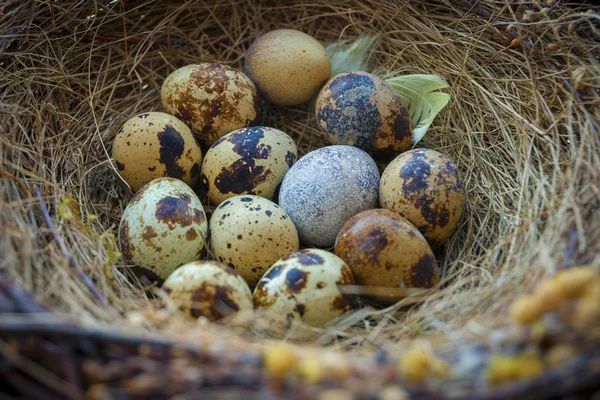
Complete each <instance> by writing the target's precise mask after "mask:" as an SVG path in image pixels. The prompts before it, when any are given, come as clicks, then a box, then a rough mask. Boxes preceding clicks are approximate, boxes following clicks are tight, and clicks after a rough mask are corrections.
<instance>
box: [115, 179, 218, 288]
mask: <svg viewBox="0 0 600 400" xmlns="http://www.w3.org/2000/svg"><path fill="white" fill-rule="evenodd" d="M207 234H208V223H207V221H206V215H205V213H204V208H203V207H202V203H201V202H200V199H198V196H196V194H195V193H194V191H193V190H192V189H191V188H190V187H189V186H188V185H186V184H185V183H184V182H182V181H180V180H178V179H174V178H158V179H155V180H153V181H151V182H149V183H148V184H146V185H144V186H143V187H142V188H141V189H140V190H139V191H137V192H136V194H135V195H134V196H133V197H132V198H131V200H130V201H129V203H128V204H127V207H126V208H125V211H124V212H123V215H122V217H121V223H120V226H119V242H120V245H121V252H122V253H123V256H124V258H125V260H126V262H127V263H128V264H133V265H137V268H136V269H135V270H136V271H137V272H139V273H140V274H141V275H144V276H146V277H148V278H149V279H151V280H156V281H158V282H160V283H162V281H163V280H164V279H166V278H167V276H169V274H171V272H173V270H175V268H177V267H179V266H180V265H183V264H186V263H188V262H190V261H195V260H198V259H200V258H201V257H202V255H203V254H204V253H205V251H206V248H205V238H206V237H207Z"/></svg>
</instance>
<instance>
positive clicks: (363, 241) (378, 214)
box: [335, 209, 438, 288]
mask: <svg viewBox="0 0 600 400" xmlns="http://www.w3.org/2000/svg"><path fill="white" fill-rule="evenodd" d="M335 254H336V255H338V256H339V257H340V258H341V259H342V260H344V261H345V262H346V263H347V264H348V266H349V267H350V269H351V270H352V272H353V274H354V277H355V279H356V282H357V283H358V284H359V285H366V286H380V287H410V288H413V287H422V288H428V287H431V286H433V285H434V284H436V283H437V281H438V271H437V263H436V260H435V257H434V255H433V252H432V250H431V248H430V247H429V244H428V243H427V241H426V240H425V238H424V237H423V235H421V233H419V231H418V230H417V229H416V228H415V227H414V226H413V225H412V224H410V223H409V222H408V221H407V220H406V219H405V218H403V217H401V216H399V215H398V214H396V213H394V212H392V211H389V210H385V209H373V210H367V211H363V212H361V213H359V214H356V215H355V216H354V217H352V218H350V219H349V220H348V221H347V222H346V223H345V224H344V226H343V227H342V229H341V230H340V233H339V234H338V237H337V240H336V245H335Z"/></svg>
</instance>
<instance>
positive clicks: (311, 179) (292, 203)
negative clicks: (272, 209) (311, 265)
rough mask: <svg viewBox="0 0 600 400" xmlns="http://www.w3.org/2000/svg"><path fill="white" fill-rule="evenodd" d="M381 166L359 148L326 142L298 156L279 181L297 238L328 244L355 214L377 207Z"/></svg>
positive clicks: (306, 242) (281, 195)
mask: <svg viewBox="0 0 600 400" xmlns="http://www.w3.org/2000/svg"><path fill="white" fill-rule="evenodd" d="M378 187H379V170H378V169H377V165H376V164H375V161H373V159H372V158H371V157H370V156H369V155H368V154H367V153H366V152H364V151H363V150H361V149H358V148H356V147H351V146H344V145H339V146H327V147H322V148H320V149H317V150H314V151H312V152H310V153H308V154H306V155H305V156H304V157H302V158H300V160H298V161H297V162H296V164H294V166H293V167H292V168H290V170H289V171H288V173H287V175H286V176H285V178H284V179H283V182H282V184H281V190H280V192H279V205H280V206H281V207H282V208H283V209H284V210H285V211H286V212H287V213H288V214H289V216H290V217H291V218H292V220H293V221H294V223H295V224H296V228H297V229H298V234H299V235H300V241H301V242H302V243H304V244H306V245H310V246H316V247H331V246H333V245H334V243H335V238H336V236H337V234H338V232H339V231H340V229H341V228H342V225H344V223H345V222H346V221H347V220H348V218H350V217H352V216H353V215H355V214H357V213H359V212H361V211H364V210H368V209H370V208H375V207H376V206H377V197H378Z"/></svg>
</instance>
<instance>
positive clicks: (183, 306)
mask: <svg viewBox="0 0 600 400" xmlns="http://www.w3.org/2000/svg"><path fill="white" fill-rule="evenodd" d="M163 289H164V290H165V291H166V292H167V293H168V295H169V297H170V298H171V300H172V301H173V302H174V303H175V304H176V305H177V306H178V307H179V309H180V310H181V311H182V312H183V313H184V314H185V315H186V316H188V317H190V318H193V319H196V318H199V317H206V318H208V319H209V320H211V321H216V320H219V319H221V318H224V317H228V316H231V315H233V314H235V313H237V312H239V311H250V310H252V308H253V305H252V292H251V291H250V288H249V287H248V284H247V283H246V282H245V281H244V279H243V278H242V277H241V276H240V275H239V274H238V273H237V272H235V271H234V270H233V269H231V268H229V267H228V266H227V265H225V264H223V263H220V262H216V261H193V262H191V263H187V264H185V265H182V266H181V267H179V268H177V269H176V270H175V271H174V272H173V273H172V274H171V275H169V277H168V278H167V279H166V280H165V283H164V284H163Z"/></svg>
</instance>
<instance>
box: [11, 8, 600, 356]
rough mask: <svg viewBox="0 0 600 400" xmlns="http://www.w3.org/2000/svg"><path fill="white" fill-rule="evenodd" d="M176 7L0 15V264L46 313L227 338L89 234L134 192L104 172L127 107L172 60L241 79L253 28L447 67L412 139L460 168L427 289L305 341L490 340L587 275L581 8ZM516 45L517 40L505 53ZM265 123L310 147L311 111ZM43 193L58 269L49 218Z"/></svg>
mask: <svg viewBox="0 0 600 400" xmlns="http://www.w3.org/2000/svg"><path fill="white" fill-rule="evenodd" d="M166 3H170V4H169V5H166ZM174 3H175V2H163V1H139V2H137V4H136V5H134V3H133V2H131V3H128V5H127V6H126V7H125V6H124V5H123V2H120V1H109V0H104V1H99V0H95V1H89V2H63V1H54V2H46V1H41V0H38V1H30V2H22V1H20V0H18V1H17V0H15V1H8V0H7V1H6V2H4V3H3V5H2V6H0V7H1V8H2V9H1V10H0V129H1V135H0V152H1V154H2V164H1V169H0V174H1V177H0V191H1V193H2V196H1V197H0V230H1V231H0V232H1V233H0V271H1V273H2V274H4V275H5V276H8V277H10V278H11V279H13V280H14V281H16V282H17V283H18V284H19V285H20V286H21V287H23V288H24V289H26V290H27V291H29V292H30V293H32V294H34V295H35V296H36V298H37V299H38V300H39V301H40V302H41V303H43V304H44V305H46V306H48V307H50V308H51V309H52V310H54V311H56V312H58V313H62V314H64V315H65V316H66V317H68V318H70V319H73V320H76V321H78V322H80V323H83V324H86V325H90V326H91V325H106V324H108V325H110V326H112V327H114V328H115V329H117V328H119V329H124V330H127V331H131V332H140V330H149V331H159V332H161V333H162V334H165V335H170V336H172V337H177V338H180V339H182V340H185V339H188V338H190V339H193V340H196V338H197V336H196V335H199V334H203V335H204V336H206V337H209V338H210V337H217V336H219V337H221V335H223V332H222V329H220V328H219V327H214V328H212V327H211V328H207V327H204V326H199V327H197V328H194V327H192V326H190V325H188V324H187V323H186V322H184V321H182V320H179V319H177V318H175V319H174V320H169V321H168V323H165V320H164V316H162V315H161V313H160V312H158V311H156V312H155V310H156V308H157V302H156V300H154V299H153V296H152V295H151V291H145V290H144V288H143V287H142V286H141V284H140V283H139V282H137V281H135V280H132V279H128V278H127V273H126V266H123V265H122V264H120V263H118V264H117V265H109V269H108V271H109V273H107V269H106V268H105V265H106V262H107V249H106V248H105V247H104V246H103V242H102V237H104V236H106V235H111V234H113V233H114V232H115V229H116V227H117V226H118V223H119V219H120V216H121V213H122V211H123V209H124V207H125V205H126V202H127V200H128V199H129V197H130V196H131V193H130V192H129V191H128V189H127V188H126V187H125V186H124V185H123V184H122V183H121V181H120V180H119V178H118V176H117V173H116V171H115V170H114V168H113V167H112V165H111V162H110V150H111V143H112V140H113V138H114V136H115V134H116V131H117V130H118V128H119V127H120V125H121V124H122V123H124V122H125V121H126V120H127V119H128V118H129V117H130V116H132V115H134V114H136V113H140V112H143V111H149V110H159V109H160V96H159V91H160V85H161V83H162V81H163V80H164V78H165V77H166V76H167V75H168V74H169V73H170V72H171V71H173V70H174V69H175V68H177V67H180V66H183V65H185V64H189V63H196V62H199V61H217V62H222V63H226V64H228V65H232V66H234V67H237V68H240V67H241V64H242V62H243V56H244V52H245V49H247V47H248V46H249V45H250V43H251V42H252V41H253V40H254V39H255V38H256V37H257V36H258V35H259V34H260V33H264V32H266V31H268V30H271V29H275V28H282V27H289V28H296V29H301V30H303V31H305V32H307V33H309V34H311V35H314V36H315V37H316V38H318V39H319V40H320V41H321V42H322V43H324V44H327V43H329V42H332V41H335V40H338V39H341V38H347V39H353V38H356V37H357V36H358V35H360V34H376V33H380V32H383V33H384V34H383V36H382V43H381V46H380V47H379V49H378V50H377V52H376V53H375V55H374V59H373V61H374V66H375V72H376V73H377V74H380V75H381V76H392V75H401V74H409V73H435V74H439V75H441V76H444V77H445V78H446V79H447V80H448V81H449V83H450V84H451V87H452V89H451V95H452V101H451V103H450V104H449V106H448V107H447V108H446V109H445V110H444V111H443V112H442V114H440V115H439V116H438V118H437V119H436V121H435V123H434V125H433V126H432V129H431V130H430V132H429V133H428V135H427V137H426V139H425V140H424V142H422V144H423V145H425V146H428V147H432V148H434V149H437V150H439V151H441V152H443V153H445V154H447V155H449V156H450V157H452V158H453V159H454V160H456V162H457V164H458V166H459V168H460V170H461V172H462V175H463V177H464V180H465V182H466V187H467V190H468V209H467V213H466V217H465V218H464V219H463V222H462V224H461V226H460V230H459V232H458V234H457V235H455V237H454V238H453V239H452V240H451V241H450V243H449V244H448V245H447V246H446V248H444V249H443V251H442V252H440V253H439V259H440V261H441V264H442V266H443V270H444V282H443V283H442V285H441V286H442V287H443V288H441V289H440V290H437V291H435V292H434V293H433V294H432V295H431V296H430V297H428V298H427V300H426V301H425V302H424V303H423V304H422V305H421V306H420V307H413V308H406V307H404V306H405V305H406V304H409V303H410V299H409V300H407V301H405V302H401V303H398V304H396V305H395V306H393V307H390V308H387V309H382V310H377V309H375V308H373V307H371V306H372V305H370V306H369V307H367V308H364V309H362V310H359V311H355V312H354V313H353V314H351V315H349V316H345V317H344V318H341V319H340V320H339V321H337V323H336V324H335V325H334V326H333V327H329V328H327V329H322V330H311V332H312V334H311V335H310V337H309V339H310V342H311V343H312V344H314V345H317V346H320V345H330V346H334V348H335V349H340V350H346V351H353V350H354V351H370V350H372V349H373V348H375V347H377V346H381V345H391V344H394V343H398V344H399V345H404V344H405V343H406V342H407V341H411V340H413V339H414V338H415V337H416V336H421V337H425V338H429V339H430V340H431V341H432V342H436V343H444V342H446V341H458V342H461V341H464V340H483V341H487V340H492V339H489V338H490V336H489V333H490V332H491V331H493V330H495V329H498V328H500V327H508V326H509V324H510V322H509V321H508V318H507V317H506V311H507V307H508V305H509V304H510V302H511V301H512V300H513V299H514V297H515V296H516V295H518V294H520V293H523V292H526V291H528V290H530V289H531V288H532V287H534V286H535V285H536V282H537V281H538V280H539V279H540V278H541V277H543V276H546V275H550V274H552V273H554V272H555V271H556V270H558V269H560V268H564V267H567V266H571V265H576V264H592V265H595V266H600V255H599V250H600V243H599V240H598V238H600V217H599V214H598V213H599V211H598V210H599V205H600V188H599V186H598V183H599V182H600V143H599V142H600V140H599V136H598V129H599V126H598V125H599V124H598V121H599V114H600V111H599V105H600V103H599V93H600V92H599V91H600V80H599V74H598V71H599V67H600V66H599V62H598V58H597V56H596V55H597V54H598V46H599V45H598V42H597V39H598V36H599V33H598V29H599V28H598V22H599V21H598V16H597V15H591V14H585V13H584V10H582V9H580V7H579V6H577V5H574V6H573V7H571V8H569V7H566V6H555V7H552V8H551V9H549V14H548V15H547V16H544V15H543V13H540V12H539V10H538V9H536V8H535V7H533V6H532V8H531V10H534V11H535V13H534V14H527V15H529V16H527V17H524V15H525V14H523V13H524V10H525V9H527V7H521V9H519V10H516V11H515V12H513V11H511V9H509V8H507V7H505V6H504V5H503V3H504V2H502V1H481V2H479V4H480V5H477V6H474V8H473V11H475V12H468V11H469V8H470V6H469V2H467V1H458V0H456V1H450V0H446V1H439V2H431V1H425V2H421V1H413V2H408V1H402V2H396V4H394V2H385V3H383V2H378V1H352V0H340V1H336V2H331V4H328V5H321V4H319V2H308V1H303V2H296V3H294V2H257V3H256V4H253V2H249V3H244V4H239V5H238V2H235V1H229V2H227V1H225V2H219V1H214V2H213V1H194V2H192V1H187V2H181V3H179V4H174ZM486 13H491V17H490V18H489V19H488V18H483V17H482V16H483V15H486ZM544 13H545V12H544ZM509 24H514V25H515V27H514V28H513V29H512V31H511V32H512V33H507V30H506V27H507V25H509ZM570 26H573V27H574V29H571V28H570ZM494 32H496V36H493V35H491V33H494ZM500 34H502V35H500ZM512 34H514V35H515V36H514V37H517V38H520V40H521V41H522V43H524V47H522V46H519V45H515V44H518V43H517V42H513V43H512V44H513V46H511V40H512V39H513V38H514V37H513V36H511V35H512ZM517 40H519V39H517ZM551 44H559V45H560V48H559V49H554V50H552V51H551V50H549V48H550V49H553V47H554V46H549V45H551ZM531 45H533V49H534V50H533V52H531V51H530V46H531ZM548 61H549V62H548ZM579 67H583V68H584V69H585V71H586V75H585V76H584V80H585V82H587V84H588V87H587V88H586V89H584V90H581V91H579V92H577V93H574V92H571V91H570V90H569V89H568V87H565V82H566V83H567V85H575V86H576V85H577V84H578V82H576V79H575V78H573V77H572V76H576V74H575V75H573V73H574V71H575V70H576V69H577V68H579ZM266 125H270V126H273V127H276V128H279V129H282V130H283V131H285V132H287V133H289V134H290V135H292V136H293V137H294V138H295V139H296V140H297V142H298V145H299V149H300V150H301V153H302V154H304V153H306V152H308V151H310V150H311V149H314V148H316V147H318V146H321V145H323V144H324V142H323V139H322V138H321V136H320V135H319V132H318V129H317V127H316V124H315V122H314V120H313V118H312V110H310V109H309V107H308V106H306V107H304V106H301V107H294V108H271V109H270V110H269V112H268V116H267V121H266ZM36 188H39V190H40V192H41V196H40V198H38V197H36ZM67 195H69V196H72V197H73V198H75V199H76V200H77V201H78V202H79V204H80V205H81V210H82V214H83V215H84V217H85V216H87V215H90V214H94V215H97V216H98V220H97V221H94V222H92V223H91V227H92V230H88V229H86V228H85V227H84V226H81V225H78V224H76V223H74V222H73V221H67V220H65V219H64V218H61V217H60V215H59V212H58V209H59V205H60V204H61V202H62V201H63V199H64V198H65V196H67ZM41 201H43V202H44V203H45V204H47V205H48V207H49V213H50V215H51V216H52V219H53V221H54V224H55V233H56V234H57V235H56V236H57V237H58V238H59V240H60V241H62V242H64V244H65V246H64V247H66V248H67V249H68V250H69V251H70V253H71V254H72V261H70V260H69V258H68V257H67V256H66V255H65V251H63V250H61V248H60V246H59V242H58V241H57V239H56V238H55V237H54V236H53V235H52V232H51V231H50V229H49V228H48V225H47V224H46V223H45V221H44V219H43V217H42V215H41V212H40V206H39V203H40V202H41ZM98 235H101V236H100V237H99V236H98ZM102 235H104V236H102ZM76 268H80V269H81V270H82V271H83V273H84V274H85V275H87V276H89V277H90V278H91V280H92V281H93V283H94V285H95V286H96V287H97V288H98V291H99V293H100V297H102V298H103V299H106V301H107V303H108V304H109V305H108V306H106V305H103V303H102V301H101V300H99V299H98V298H97V297H94V296H93V295H92V294H91V292H90V290H89V288H88V287H87V286H86V284H85V282H84V280H82V279H81V277H80V276H79V275H78V274H77V273H76V272H75V270H76ZM140 310H141V311H140ZM140 312H142V313H145V314H143V316H142V318H140V315H142V314H140ZM147 314H148V315H153V318H149V317H147ZM182 327H185V328H186V329H188V330H187V331H186V330H182ZM182 332H187V333H183V334H182ZM200 332H202V333H200ZM265 336H266V332H265V331H263V330H262V329H261V325H260V320H259V322H257V323H256V324H254V326H252V327H251V328H250V329H243V328H237V330H235V331H230V332H228V333H227V336H226V337H227V338H228V340H230V341H231V342H239V343H242V344H244V345H246V344H248V345H250V344H249V343H250V342H252V343H261V342H260V340H264V338H265Z"/></svg>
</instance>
